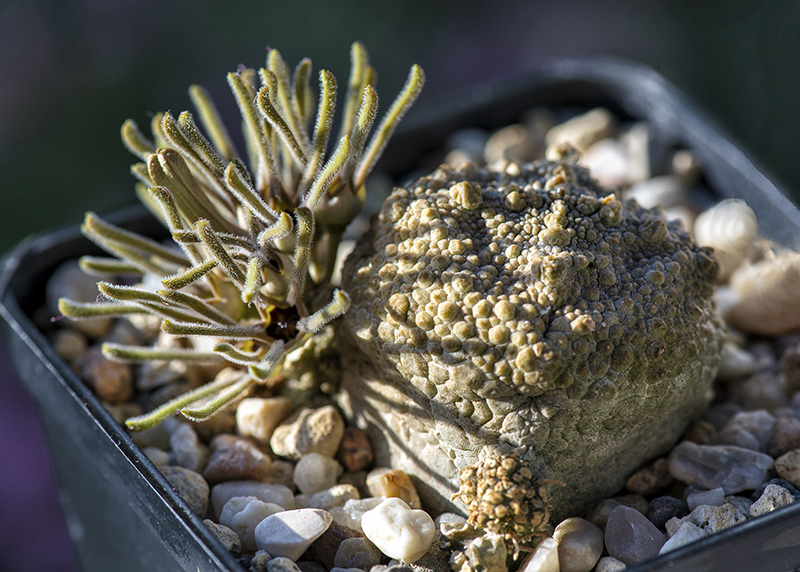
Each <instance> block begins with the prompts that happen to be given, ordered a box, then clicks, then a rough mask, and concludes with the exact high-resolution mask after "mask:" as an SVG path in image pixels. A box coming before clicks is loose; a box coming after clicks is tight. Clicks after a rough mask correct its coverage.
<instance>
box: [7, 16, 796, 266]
mask: <svg viewBox="0 0 800 572" xmlns="http://www.w3.org/2000/svg"><path fill="white" fill-rule="evenodd" d="M799 25H800V3H797V2H740V1H738V2H737V1H722V0H716V1H714V0H706V1H692V2H690V1H683V2H680V1H674V0H673V1H666V0H661V1H649V2H641V1H626V0H609V1H605V2H591V1H577V0H562V1H560V2H552V3H544V2H532V1H528V2H525V1H522V0H516V1H508V2H479V1H474V0H459V1H458V2H453V1H449V0H436V1H432V0H407V1H405V2H394V3H391V4H390V3H381V2H375V1H365V0H343V1H339V2H333V1H326V2H322V1H320V2H315V1H312V0H299V1H293V2H263V1H262V2H256V1H244V0H229V1H226V2H215V1H212V0H196V1H193V2H166V1H164V0H135V1H134V0H113V1H110V0H72V1H69V2H63V1H62V2H56V1H47V0H38V1H31V0H0V185H2V187H0V192H1V193H2V197H3V203H2V207H0V228H2V232H0V252H3V251H6V250H7V249H9V248H10V247H12V246H13V245H14V244H15V243H17V242H19V241H20V240H21V239H22V238H23V237H25V236H26V235H27V234H29V233H32V232H39V231H42V230H45V229H47V228H51V227H53V226H60V225H65V224H73V223H77V222H78V221H80V219H81V217H82V213H83V212H84V211H85V210H87V209H93V210H98V211H101V212H102V211H106V210H108V209H111V208H113V207H115V206H117V205H122V204H125V203H127V202H130V201H131V200H132V197H133V194H132V193H133V179H132V177H131V176H130V175H129V174H128V167H129V165H130V164H131V163H132V162H133V157H132V156H130V155H129V154H128V153H127V151H125V149H123V147H122V145H121V144H120V142H119V131H118V129H119V126H120V125H121V123H122V122H123V121H124V120H125V119H126V118H128V117H131V118H133V119H135V120H137V121H138V122H139V123H140V124H146V123H147V121H148V118H149V115H148V114H149V113H152V112H155V111H161V110H171V111H174V112H180V111H182V110H184V109H187V108H188V107H189V99H188V96H187V94H186V88H187V86H188V85H189V84H190V83H200V84H202V85H204V86H205V87H207V88H208V89H209V90H210V91H211V92H212V94H214V96H215V97H216V99H217V102H218V104H219V105H220V107H222V108H224V109H225V111H226V112H227V113H228V116H229V117H230V118H231V119H233V118H234V117H235V106H234V103H233V100H232V98H231V97H230V94H229V92H228V91H227V85H226V83H225V73H226V72H228V71H230V70H234V69H236V66H237V65H239V64H241V63H244V64H246V65H248V66H260V65H262V64H263V60H264V55H265V50H266V48H267V46H272V47H276V48H278V49H279V50H280V51H281V53H282V54H283V55H284V57H285V58H286V59H287V61H288V62H289V64H290V65H291V66H294V65H295V64H296V63H297V62H298V61H299V60H300V59H301V58H302V57H303V56H309V57H311V58H312V60H313V62H314V68H315V70H319V69H320V68H323V67H324V68H326V69H330V70H331V71H333V72H334V73H335V74H336V76H337V77H338V78H339V80H340V83H344V82H345V81H346V77H347V73H348V69H349V58H348V50H349V46H350V44H351V43H352V42H353V41H354V40H356V39H360V40H362V41H363V42H364V43H365V45H366V46H367V48H368V50H369V51H370V55H371V58H372V62H373V63H374V65H375V66H376V68H377V69H378V71H379V74H380V75H379V86H378V87H379V92H380V93H381V94H382V95H383V98H384V100H383V102H384V105H385V104H386V103H388V102H389V101H390V100H391V98H393V97H394V94H395V93H397V91H398V89H399V88H400V86H401V85H402V83H403V81H404V79H405V77H406V74H407V71H408V67H409V66H410V64H411V63H414V62H417V63H419V64H420V65H422V67H423V68H424V69H425V70H426V72H427V76H428V84H427V86H426V88H425V90H424V92H423V96H422V101H424V100H431V99H434V98H436V97H437V96H441V95H442V94H446V93H448V92H451V91H454V90H457V89H459V88H462V87H465V86H468V85H472V84H475V83H479V82H486V81H492V80H494V79H497V78H501V77H504V76H508V75H513V74H518V73H522V72H524V71H525V70H529V69H532V68H535V67H536V66H537V65H539V64H541V63H543V62H545V61H548V60H551V59H554V58H558V57H574V56H588V55H598V54H608V55H614V56H620V57H624V58H628V59H632V60H636V61H639V62H642V63H645V64H647V65H649V66H651V67H653V68H654V69H656V70H657V71H659V72H660V73H662V74H663V75H664V76H666V77H667V79H669V80H670V81H672V82H673V83H675V84H676V85H677V86H678V87H679V88H680V89H682V90H683V91H685V92H686V93H687V94H688V96H689V99H690V100H691V101H692V102H693V103H694V104H695V105H696V106H697V107H698V108H700V109H701V110H702V111H704V112H705V113H706V115H708V116H710V117H711V118H713V119H714V120H716V121H717V122H718V123H719V124H720V125H721V126H722V127H723V128H724V130H725V131H727V132H728V133H729V134H730V135H731V137H732V139H733V140H734V141H735V142H736V143H737V144H739V146H740V147H742V148H743V149H744V150H745V151H746V152H747V153H748V155H749V156H750V157H751V158H752V159H753V160H754V161H755V162H756V164H757V165H758V166H759V167H761V168H763V169H764V170H765V171H766V173H767V175H768V176H770V177H771V178H773V180H774V181H775V182H776V183H777V184H778V186H779V187H780V188H781V189H782V190H783V191H784V192H786V193H788V194H790V195H792V196H793V198H794V200H795V201H796V202H797V199H798V198H800V171H798V170H797V169H795V168H794V164H793V155H794V153H793V150H794V149H795V148H796V147H797V144H798V141H799V140H800V129H799V128H800V117H798V104H797V102H798V100H799V99H800V98H798V95H800V94H799V93H798V76H799V75H800V65H798V64H800V34H798V33H797V30H798V27H799Z"/></svg>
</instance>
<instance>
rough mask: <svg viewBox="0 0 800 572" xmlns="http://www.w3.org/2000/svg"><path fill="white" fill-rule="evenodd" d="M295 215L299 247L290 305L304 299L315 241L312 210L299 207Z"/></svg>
mask: <svg viewBox="0 0 800 572" xmlns="http://www.w3.org/2000/svg"><path fill="white" fill-rule="evenodd" d="M294 215H295V217H296V218H297V245H296V246H295V249H294V272H293V273H292V283H291V287H290V289H289V303H290V304H297V302H298V301H299V300H300V299H301V298H302V297H303V288H304V287H305V283H306V274H307V272H308V258H309V256H311V246H312V241H313V240H314V214H313V213H312V212H311V210H310V209H308V208H305V207H297V208H296V209H295V210H294Z"/></svg>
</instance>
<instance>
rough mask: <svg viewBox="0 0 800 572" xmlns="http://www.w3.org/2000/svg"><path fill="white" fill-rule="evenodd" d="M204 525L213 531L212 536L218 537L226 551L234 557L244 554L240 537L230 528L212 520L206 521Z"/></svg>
mask: <svg viewBox="0 0 800 572" xmlns="http://www.w3.org/2000/svg"><path fill="white" fill-rule="evenodd" d="M203 524H205V525H206V528H207V529H208V530H210V531H211V534H213V535H214V536H216V537H217V540H219V541H220V543H222V546H224V547H225V550H227V551H228V552H230V553H231V554H233V555H234V556H239V555H240V554H241V553H242V543H241V541H240V540H239V536H238V535H237V534H236V533H235V532H234V531H232V530H231V529H230V528H228V527H227V526H225V525H223V524H217V523H216V522H214V521H213V520H211V519H210V518H207V519H205V520H204V521H203Z"/></svg>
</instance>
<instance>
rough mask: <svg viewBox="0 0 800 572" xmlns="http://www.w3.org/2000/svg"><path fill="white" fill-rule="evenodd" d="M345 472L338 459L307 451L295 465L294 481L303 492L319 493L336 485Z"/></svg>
mask: <svg viewBox="0 0 800 572" xmlns="http://www.w3.org/2000/svg"><path fill="white" fill-rule="evenodd" d="M343 472H344V469H343V468H342V465H341V464H339V461H337V460H336V459H332V458H331V457H326V456H325V455H320V454H319V453H313V452H312V453H306V454H305V455H303V456H302V458H301V459H300V460H299V461H297V464H296V465H295V466H294V483H295V484H296V485H297V488H298V489H300V492H301V493H303V494H307V495H309V494H313V493H318V492H319V491H324V490H326V489H329V488H331V487H332V486H333V485H335V484H336V479H338V478H339V476H340V475H341V474H342V473H343Z"/></svg>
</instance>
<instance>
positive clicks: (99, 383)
mask: <svg viewBox="0 0 800 572" xmlns="http://www.w3.org/2000/svg"><path fill="white" fill-rule="evenodd" d="M76 368H77V370H78V372H79V374H80V376H81V377H82V378H83V380H84V381H85V382H86V383H87V385H89V387H91V388H92V390H94V392H95V393H96V394H97V397H98V398H100V401H108V402H109V403H121V402H123V401H127V400H128V399H130V397H131V395H133V374H132V373H131V368H130V366H129V365H127V364H124V363H118V362H115V361H111V360H109V359H106V358H105V357H104V356H103V353H102V351H101V350H100V348H99V347H93V348H90V349H89V351H87V352H86V353H85V354H83V356H81V357H79V358H78V359H77V360H76Z"/></svg>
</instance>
